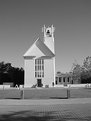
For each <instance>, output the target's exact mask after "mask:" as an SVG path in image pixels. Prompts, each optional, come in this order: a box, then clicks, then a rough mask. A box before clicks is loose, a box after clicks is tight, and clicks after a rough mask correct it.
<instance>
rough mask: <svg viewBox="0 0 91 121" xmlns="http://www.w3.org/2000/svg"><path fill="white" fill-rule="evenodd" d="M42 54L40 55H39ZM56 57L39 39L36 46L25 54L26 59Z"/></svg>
mask: <svg viewBox="0 0 91 121" xmlns="http://www.w3.org/2000/svg"><path fill="white" fill-rule="evenodd" d="M39 53H40V54H39ZM44 56H45V57H54V56H55V55H54V54H53V52H52V51H51V50H50V49H49V48H48V47H47V46H46V45H45V44H44V42H43V41H41V40H40V38H38V39H37V40H36V41H35V42H34V44H33V45H32V46H31V47H30V48H29V49H28V51H27V52H26V53H25V54H24V58H27V57H28V58H29V57H38V58H39V57H44Z"/></svg>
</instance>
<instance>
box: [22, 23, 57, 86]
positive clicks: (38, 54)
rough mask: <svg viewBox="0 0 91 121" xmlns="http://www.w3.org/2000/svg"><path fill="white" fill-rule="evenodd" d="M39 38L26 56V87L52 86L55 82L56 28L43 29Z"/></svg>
mask: <svg viewBox="0 0 91 121" xmlns="http://www.w3.org/2000/svg"><path fill="white" fill-rule="evenodd" d="M42 31H43V35H44V36H43V39H42V40H41V39H40V38H38V39H37V40H36V41H35V42H34V44H33V45H32V46H31V47H30V48H29V50H28V51H27V52H26V53H25V54H24V70H25V75H24V87H32V86H33V85H36V86H38V87H42V86H45V85H49V86H51V85H52V83H53V82H55V48H54V27H53V25H52V26H51V27H47V28H46V27H45V26H44V27H43V28H42Z"/></svg>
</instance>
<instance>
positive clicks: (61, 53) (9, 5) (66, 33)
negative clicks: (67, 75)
mask: <svg viewBox="0 0 91 121" xmlns="http://www.w3.org/2000/svg"><path fill="white" fill-rule="evenodd" d="M44 24H45V26H46V27H47V26H51V25H52V24H53V25H54V27H55V32H54V37H55V51H56V72H57V71H60V72H69V71H70V70H71V67H72V64H73V63H74V62H75V61H76V62H77V63H78V64H82V63H83V60H84V59H85V58H86V57H87V56H91V0H0V62H2V61H4V62H5V63H7V62H9V63H12V66H15V67H23V68H24V58H23V55H24V54H25V52H26V51H27V50H28V49H29V47H30V46H31V45H32V44H33V43H34V41H35V40H36V39H37V38H38V37H40V38H41V39H42V38H43V33H42V27H43V26H44Z"/></svg>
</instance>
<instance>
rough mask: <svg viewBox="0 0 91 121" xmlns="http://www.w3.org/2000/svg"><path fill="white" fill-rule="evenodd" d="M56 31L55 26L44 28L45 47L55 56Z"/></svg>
mask: <svg viewBox="0 0 91 121" xmlns="http://www.w3.org/2000/svg"><path fill="white" fill-rule="evenodd" d="M54 30H55V28H54V27H53V25H52V26H51V27H45V25H44V27H43V29H42V31H43V33H44V43H45V45H46V46H47V47H48V48H49V49H50V50H51V51H52V52H53V53H54V54H55V49H54Z"/></svg>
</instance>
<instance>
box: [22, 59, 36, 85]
mask: <svg viewBox="0 0 91 121" xmlns="http://www.w3.org/2000/svg"><path fill="white" fill-rule="evenodd" d="M24 68H25V75H24V78H25V79H24V81H25V82H24V87H31V86H32V85H33V84H35V83H36V80H35V78H34V60H33V59H25V67H24Z"/></svg>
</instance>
